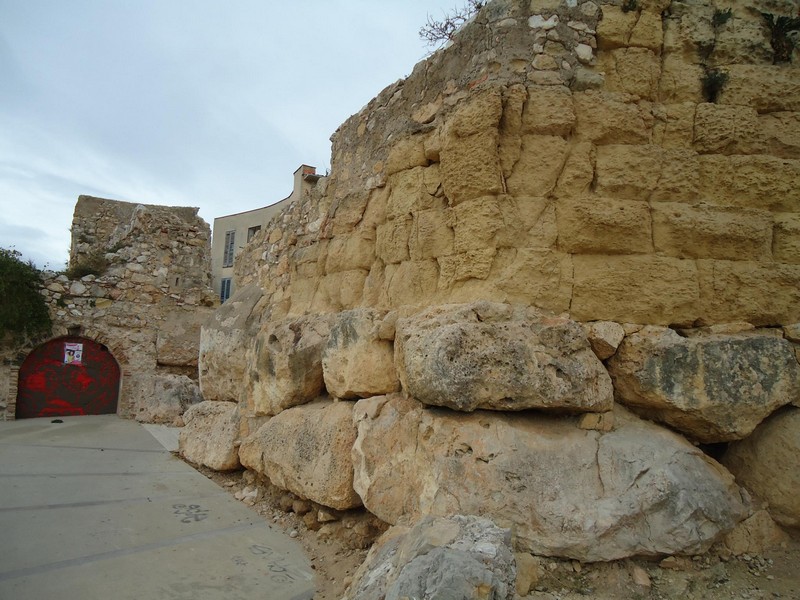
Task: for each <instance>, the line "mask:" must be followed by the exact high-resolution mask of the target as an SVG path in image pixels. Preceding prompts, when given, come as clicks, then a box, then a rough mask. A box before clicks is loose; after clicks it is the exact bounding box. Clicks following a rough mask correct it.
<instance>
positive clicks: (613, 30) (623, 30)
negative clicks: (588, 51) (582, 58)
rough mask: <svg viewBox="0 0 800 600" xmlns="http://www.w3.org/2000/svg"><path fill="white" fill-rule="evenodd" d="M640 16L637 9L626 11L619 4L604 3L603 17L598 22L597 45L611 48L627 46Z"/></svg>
mask: <svg viewBox="0 0 800 600" xmlns="http://www.w3.org/2000/svg"><path fill="white" fill-rule="evenodd" d="M638 17H639V13H638V12H637V11H627V12H626V11H623V10H622V8H621V7H619V6H610V5H604V6H603V18H602V19H601V20H600V22H599V23H598V24H597V47H598V48H599V49H601V50H611V49H613V48H622V47H625V46H627V45H628V40H629V39H630V36H631V32H632V31H633V26H634V25H635V24H636V21H637V19H638Z"/></svg>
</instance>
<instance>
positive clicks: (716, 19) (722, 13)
mask: <svg viewBox="0 0 800 600" xmlns="http://www.w3.org/2000/svg"><path fill="white" fill-rule="evenodd" d="M732 14H733V13H732V12H731V9H730V8H729V9H728V10H719V9H717V10H715V11H714V16H713V17H711V25H712V26H713V27H714V29H715V30H717V29H719V28H720V27H722V26H723V25H725V23H727V22H728V20H729V19H730V18H731V16H732Z"/></svg>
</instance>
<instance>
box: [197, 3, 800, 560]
mask: <svg viewBox="0 0 800 600" xmlns="http://www.w3.org/2000/svg"><path fill="white" fill-rule="evenodd" d="M797 16H798V15H797V5H796V3H794V2H789V1H780V0H753V1H740V0H732V1H727V2H722V1H720V2H703V1H701V2H694V1H685V2H682V1H677V0H674V1H670V0H638V1H633V0H630V1H629V0H626V1H625V2H615V1H612V2H608V1H591V0H584V1H581V0H563V1H562V0H530V1H521V0H516V1H513V0H495V1H494V2H489V3H488V4H487V5H486V6H485V7H484V8H482V9H481V10H480V12H479V13H478V14H477V15H476V16H475V18H474V19H473V20H472V21H471V22H470V23H468V24H467V25H466V26H465V27H464V28H463V29H462V30H461V31H460V32H459V33H458V34H457V35H456V36H455V37H454V39H453V41H452V42H451V43H450V44H449V45H448V46H446V47H444V48H443V49H441V50H439V51H437V52H435V53H434V54H433V55H432V56H431V57H429V58H428V59H427V60H425V61H423V62H421V63H419V64H418V65H417V66H416V67H415V68H414V71H413V72H412V73H411V75H410V76H409V77H408V78H406V79H404V80H402V81H398V82H397V83H395V84H393V85H391V86H389V87H388V88H386V89H385V90H383V91H382V92H381V93H380V94H379V95H378V96H377V97H376V98H374V99H373V100H371V101H370V102H369V103H368V104H367V105H366V106H365V107H364V108H363V109H362V110H361V111H360V112H358V113H357V114H355V115H353V116H352V117H351V118H350V119H348V120H347V121H346V122H345V123H344V124H342V126H341V127H340V128H339V129H338V130H337V131H336V132H335V133H334V135H333V137H332V141H333V151H332V152H333V157H332V172H331V175H330V177H329V180H328V183H327V188H326V189H325V190H321V191H320V193H319V194H316V195H312V196H309V197H307V198H304V199H303V200H301V201H298V202H294V203H292V204H291V205H290V206H289V207H287V209H286V210H285V211H284V212H283V213H282V214H280V215H278V216H276V217H275V218H274V219H273V221H272V222H271V224H270V226H269V227H268V228H267V229H266V230H265V231H263V232H262V235H261V236H259V238H258V239H257V240H255V242H254V244H253V245H252V246H250V247H248V248H246V249H245V251H244V252H243V253H242V255H241V256H240V258H239V260H238V261H237V264H236V274H237V275H236V276H237V277H238V278H239V279H238V281H239V282H240V283H239V287H238V292H237V293H236V294H235V295H234V296H233V297H232V298H231V299H230V300H229V301H228V302H227V303H226V304H225V305H224V306H222V307H220V308H219V309H218V310H217V311H216V312H215V314H214V316H213V317H212V318H211V319H210V320H209V322H208V323H207V324H206V325H205V326H204V327H203V330H202V334H201V343H200V364H199V368H200V384H201V389H202V391H203V395H204V398H205V400H206V401H207V402H205V403H203V405H200V406H198V407H196V408H192V409H190V411H189V412H188V413H187V415H186V420H187V427H186V428H185V429H184V432H183V434H182V441H181V444H182V451H183V453H184V455H185V456H187V457H188V458H190V459H191V460H193V461H195V462H199V463H204V464H208V465H209V466H213V467H214V468H218V469H233V468H238V467H239V466H240V465H243V466H245V467H246V468H248V469H250V470H252V471H255V472H257V473H258V474H260V475H262V476H264V477H266V478H268V479H269V480H270V481H271V482H272V483H273V484H275V485H277V486H279V487H281V488H283V489H286V490H289V491H291V492H293V493H294V494H296V495H298V496H300V497H302V498H305V499H308V500H311V501H313V502H315V503H317V504H319V505H320V506H324V507H328V508H330V509H332V510H335V511H347V510H356V509H359V507H363V508H364V509H366V510H368V511H369V512H371V513H373V514H374V515H376V516H378V517H379V518H380V519H381V520H383V521H385V522H386V523H388V524H391V525H396V524H408V523H413V522H415V521H417V520H419V519H421V518H423V517H425V516H426V515H438V516H446V515H452V514H459V513H462V514H475V515H481V516H486V517H490V518H492V519H493V520H495V522H497V523H498V524H500V525H501V526H503V527H509V526H511V527H513V530H514V532H515V541H514V543H515V546H516V548H517V549H518V550H519V551H522V552H526V553H532V554H537V555H546V556H560V557H564V558H572V559H577V560H582V561H597V560H613V559H617V558H623V557H626V556H634V555H646V556H663V555H666V554H695V553H701V552H705V551H707V550H709V549H710V548H719V547H720V546H719V544H722V546H723V547H724V548H726V549H727V550H726V551H728V552H733V553H737V552H738V553H742V552H745V551H746V550H743V549H742V548H743V547H745V546H746V544H745V545H744V546H743V545H742V544H738V545H737V544H736V543H734V542H733V541H731V540H732V539H739V540H742V539H752V540H755V539H759V540H761V541H762V543H763V544H767V543H773V542H775V540H779V539H781V536H782V535H785V532H784V530H783V529H781V528H786V529H791V528H794V527H797V526H798V524H800V507H799V506H798V504H797V502H796V499H794V498H793V494H792V493H791V489H792V487H793V486H796V483H795V482H796V476H795V475H793V473H796V472H797V471H798V466H799V465H798V463H797V456H798V452H797V450H798V448H800V431H798V429H797V425H796V424H797V418H798V407H800V365H799V364H798V342H800V335H798V325H797V323H798V321H800V253H799V251H800V190H798V185H797V184H798V181H800V70H798V69H799V68H800V67H798V61H800V56H799V55H798V51H797V48H796V45H795V44H796V39H797V35H796V33H791V32H788V33H787V32H783V33H781V31H780V30H778V31H776V28H778V29H779V27H778V26H777V24H778V23H783V24H784V25H783V26H785V27H788V26H790V25H791V24H792V23H795V21H794V20H796V19H797ZM793 19H794V20H793ZM784 34H786V35H784ZM781 35H783V38H781ZM787 35H788V37H787ZM781 40H783V41H781ZM792 40H795V41H792ZM770 432H773V433H770ZM774 432H780V433H779V434H778V433H774ZM778 435H779V436H781V437H780V438H779V439H780V440H781V441H780V442H779V443H778V442H776V441H775V440H777V439H778V438H777V437H775V436H778ZM795 489H796V488H795ZM756 523H757V524H758V525H756ZM756 528H759V529H758V531H756ZM731 532H733V533H731ZM751 534H752V535H751ZM730 536H734V538H731V537H730ZM736 536H738V537H736ZM754 544H755V542H754ZM753 547H755V546H753Z"/></svg>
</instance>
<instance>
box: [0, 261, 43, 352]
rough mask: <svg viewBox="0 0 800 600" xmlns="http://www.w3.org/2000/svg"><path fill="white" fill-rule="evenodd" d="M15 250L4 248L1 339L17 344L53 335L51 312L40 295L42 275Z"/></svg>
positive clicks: (0, 281) (0, 273)
mask: <svg viewBox="0 0 800 600" xmlns="http://www.w3.org/2000/svg"><path fill="white" fill-rule="evenodd" d="M21 256H22V255H21V254H20V253H19V252H18V251H16V250H14V249H10V250H9V249H5V248H0V338H6V337H7V336H10V337H11V338H12V339H13V340H14V341H21V340H22V339H24V338H26V337H27V338H33V337H37V336H41V335H46V334H49V333H50V331H51V328H52V323H51V321H50V313H49V312H48V310H47V304H46V303H45V300H44V297H43V296H42V295H41V294H40V293H39V291H40V290H41V286H42V274H41V272H40V271H39V270H38V269H37V268H36V266H35V265H34V264H33V263H32V262H30V261H29V262H24V261H22V260H21Z"/></svg>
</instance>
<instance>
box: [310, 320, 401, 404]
mask: <svg viewBox="0 0 800 600" xmlns="http://www.w3.org/2000/svg"><path fill="white" fill-rule="evenodd" d="M385 316H386V314H385V312H382V311H377V310H373V309H369V308H359V309H354V310H346V311H344V312H341V313H339V314H338V315H337V316H336V317H335V319H334V322H333V325H332V326H331V330H330V335H329V337H328V343H327V345H326V346H325V349H324V351H323V353H322V374H323V377H324V379H325V387H326V388H327V390H328V393H330V394H332V395H333V396H336V397H337V398H367V397H369V396H380V395H382V394H389V393H391V392H396V391H399V389H400V380H399V379H398V378H397V371H396V370H395V368H394V345H393V343H392V340H391V339H385V338H386V337H388V334H392V335H391V337H394V335H393V334H394V327H392V326H389V324H387V323H384V317H385Z"/></svg>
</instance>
